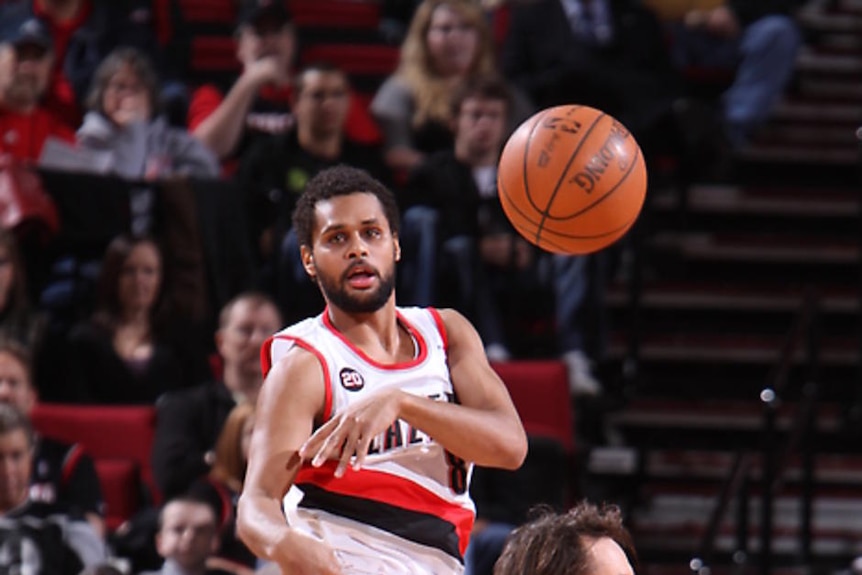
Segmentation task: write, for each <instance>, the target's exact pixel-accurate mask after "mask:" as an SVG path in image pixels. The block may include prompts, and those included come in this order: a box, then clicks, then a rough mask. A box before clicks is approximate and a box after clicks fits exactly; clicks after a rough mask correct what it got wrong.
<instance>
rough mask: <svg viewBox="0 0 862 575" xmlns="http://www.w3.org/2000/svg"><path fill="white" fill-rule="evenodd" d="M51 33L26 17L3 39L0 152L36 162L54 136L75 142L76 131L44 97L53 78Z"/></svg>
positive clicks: (41, 24) (0, 68)
mask: <svg viewBox="0 0 862 575" xmlns="http://www.w3.org/2000/svg"><path fill="white" fill-rule="evenodd" d="M53 61H54V50H53V43H52V39H51V35H50V33H49V32H48V29H47V27H46V26H45V24H44V23H43V22H42V21H40V20H39V19H37V18H31V19H29V20H25V21H24V22H23V23H22V24H21V25H20V26H19V27H18V28H17V29H15V30H14V31H13V32H12V33H11V34H10V35H9V36H6V37H4V38H2V43H0V153H2V154H9V155H11V156H12V157H14V158H16V159H19V160H24V161H29V162H35V161H37V160H38V159H39V154H40V153H41V152H42V146H43V145H44V143H45V140H47V139H48V138H49V137H51V136H54V137H57V138H60V139H62V140H64V141H66V142H74V141H75V134H74V132H73V130H72V128H71V127H70V126H67V125H66V124H64V123H63V122H62V121H61V120H60V119H58V118H57V116H55V115H54V114H53V113H52V112H51V111H49V110H48V109H46V108H45V107H44V106H43V105H42V104H41V100H42V98H43V96H44V95H45V92H46V90H47V88H48V84H49V81H50V79H51V68H52V66H53Z"/></svg>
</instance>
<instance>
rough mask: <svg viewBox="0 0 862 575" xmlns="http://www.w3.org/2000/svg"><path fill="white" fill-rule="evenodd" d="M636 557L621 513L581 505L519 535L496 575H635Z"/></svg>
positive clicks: (546, 516)
mask: <svg viewBox="0 0 862 575" xmlns="http://www.w3.org/2000/svg"><path fill="white" fill-rule="evenodd" d="M636 567H637V553H636V552H635V548H634V544H633V543H632V539H631V535H629V533H628V531H627V530H626V528H625V527H624V526H623V523H622V517H621V515H620V511H619V509H618V508H617V507H615V506H612V505H609V506H603V507H601V508H599V507H596V506H595V505H593V504H591V503H589V502H586V501H583V502H581V503H579V504H578V505H576V506H575V507H573V508H572V509H570V510H569V511H567V512H565V513H554V512H552V511H550V510H546V511H545V512H544V514H542V515H541V516H539V517H538V518H536V519H534V520H532V521H531V522H529V523H527V524H526V525H524V526H522V527H519V528H518V529H516V530H515V532H514V533H513V535H512V537H511V538H510V539H509V541H508V543H506V547H505V549H504V550H503V554H502V556H501V557H500V559H499V561H497V564H496V565H495V567H494V575H520V574H522V573H529V574H530V575H594V574H597V573H614V574H615V575H634V573H635V569H636Z"/></svg>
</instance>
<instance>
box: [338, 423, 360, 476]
mask: <svg viewBox="0 0 862 575" xmlns="http://www.w3.org/2000/svg"><path fill="white" fill-rule="evenodd" d="M358 442H359V429H358V428H356V427H354V428H353V429H351V430H350V433H349V434H348V435H347V439H346V440H345V441H344V444H343V445H342V446H341V456H340V457H339V460H338V467H336V468H335V476H336V477H341V476H342V475H344V471H345V470H346V469H347V465H348V464H349V463H350V458H351V457H352V456H353V454H354V452H355V450H356V444H357V443H358Z"/></svg>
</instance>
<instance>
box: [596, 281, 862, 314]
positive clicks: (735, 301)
mask: <svg viewBox="0 0 862 575" xmlns="http://www.w3.org/2000/svg"><path fill="white" fill-rule="evenodd" d="M804 298H805V292H804V290H803V289H799V288H789V289H787V288H786V287H785V288H784V289H782V288H779V287H777V286H775V287H771V286H757V285H752V286H745V285H742V286H733V287H727V286H716V285H715V284H712V283H707V284H697V283H674V282H663V283H658V284H653V285H648V286H646V287H645V288H644V292H643V293H642V294H641V299H640V304H641V305H642V306H643V307H645V308H650V309H657V310H668V311H692V310H702V309H708V310H711V311H717V312H721V311H754V312H786V313H793V312H796V311H797V310H798V309H799V308H800V306H801V305H802V302H803V301H804ZM606 302H607V304H608V305H609V306H611V307H614V308H623V307H625V306H628V305H630V299H629V293H628V286H625V285H615V286H613V287H612V288H611V289H610V290H609V291H608V295H607V299H606ZM819 305H820V310H821V311H822V312H825V313H856V312H858V311H859V297H858V294H856V293H853V292H852V291H850V290H847V291H846V292H845V293H830V294H826V295H823V296H822V297H821V299H820V301H819Z"/></svg>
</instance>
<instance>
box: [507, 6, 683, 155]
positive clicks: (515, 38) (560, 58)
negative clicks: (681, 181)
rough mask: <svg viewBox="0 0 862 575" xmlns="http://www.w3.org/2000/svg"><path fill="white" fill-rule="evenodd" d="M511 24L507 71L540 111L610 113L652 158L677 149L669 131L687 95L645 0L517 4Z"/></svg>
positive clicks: (512, 14) (513, 10)
mask: <svg viewBox="0 0 862 575" xmlns="http://www.w3.org/2000/svg"><path fill="white" fill-rule="evenodd" d="M509 21H510V26H509V30H508V33H507V35H506V39H505V42H504V46H503V57H502V66H503V71H504V73H505V75H506V77H507V78H508V79H509V80H510V81H512V82H514V83H515V85H517V86H519V87H520V88H521V89H523V90H525V91H526V92H527V94H529V95H530V97H531V98H532V99H533V101H534V102H535V103H536V105H537V106H538V107H539V108H547V107H550V106H557V105H565V104H571V103H573V102H577V103H579V104H585V105H588V106H592V107H594V108H598V109H600V110H603V111H605V112H607V113H608V114H611V115H612V116H614V117H615V118H617V119H618V120H620V121H621V122H622V123H623V124H625V126H626V127H627V128H628V129H629V130H630V131H631V132H632V133H633V134H634V135H635V137H636V138H637V139H638V142H639V143H640V144H641V147H642V148H644V153H645V154H646V155H647V156H650V155H651V154H652V150H654V149H655V148H656V146H658V145H662V146H665V147H666V146H668V145H669V144H670V143H673V142H667V140H670V139H672V138H673V136H675V135H676V134H675V131H674V130H672V129H668V128H667V127H668V126H673V124H669V122H672V121H673V120H674V115H673V104H674V102H675V101H677V100H678V99H679V97H680V96H681V95H682V89H681V85H680V83H679V81H678V78H677V75H676V74H675V73H674V71H673V67H672V65H671V62H670V58H669V56H668V53H667V48H666V46H665V43H664V35H663V33H662V29H661V26H660V24H659V22H658V19H657V18H656V17H655V15H654V14H653V13H652V12H650V11H649V10H648V9H646V8H645V7H643V6H642V5H641V3H640V2H639V1H638V0H590V1H586V0H536V1H533V2H517V3H513V4H512V6H511V13H510V20H509ZM561 47H564V48H561Z"/></svg>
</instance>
